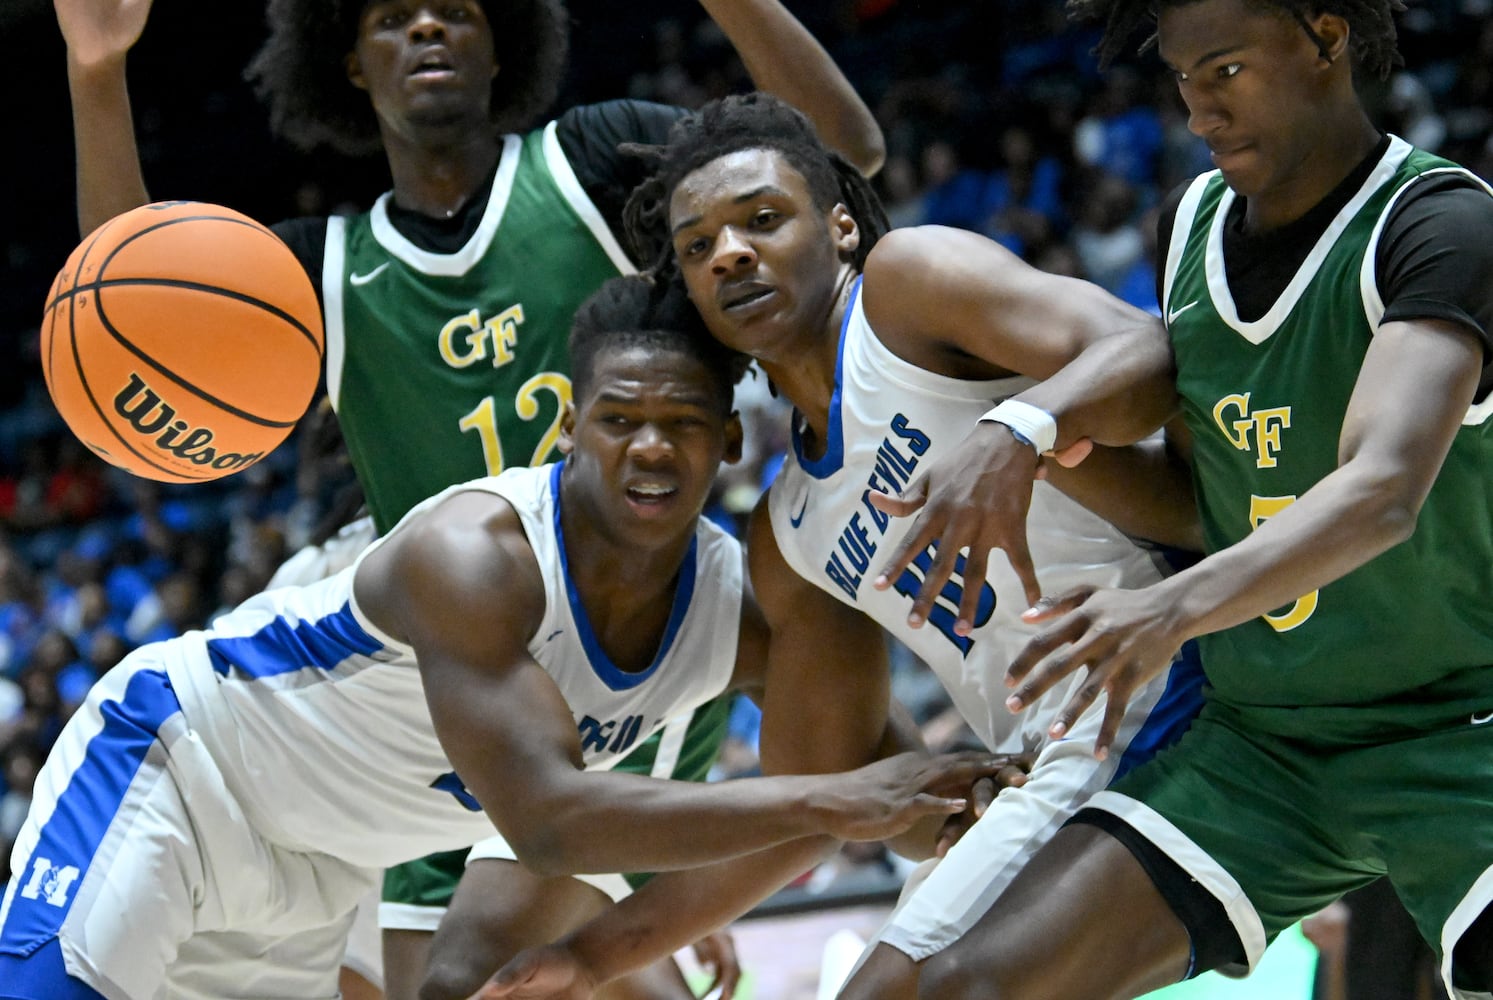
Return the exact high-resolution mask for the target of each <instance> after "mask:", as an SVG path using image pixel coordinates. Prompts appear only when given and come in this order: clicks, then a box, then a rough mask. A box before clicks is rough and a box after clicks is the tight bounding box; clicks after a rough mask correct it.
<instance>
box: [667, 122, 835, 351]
mask: <svg viewBox="0 0 1493 1000" xmlns="http://www.w3.org/2000/svg"><path fill="white" fill-rule="evenodd" d="M669 227H670V229H671V230H672V234H673V237H672V238H673V243H674V252H675V254H676V255H677V257H678V259H679V266H680V268H681V270H682V271H683V274H684V282H685V285H686V287H687V288H688V289H689V296H690V299H691V300H692V301H693V302H694V304H695V307H696V308H697V309H699V310H700V315H701V316H703V317H704V319H705V323H706V325H707V326H708V327H709V328H710V332H711V333H713V334H714V335H715V336H716V337H717V338H719V339H720V340H721V341H722V342H723V343H725V344H727V345H728V346H730V347H733V348H735V349H736V350H738V351H742V352H743V353H746V354H751V355H753V356H754V357H757V358H760V359H761V360H763V361H766V362H770V363H771V362H775V363H783V364H791V363H792V362H793V360H794V358H795V355H797V356H799V357H801V356H802V355H803V352H804V350H805V346H806V344H807V343H809V342H812V341H813V340H815V339H817V338H818V337H819V336H821V335H822V333H823V331H824V330H825V329H826V326H827V324H828V323H829V321H830V317H831V316H832V315H833V312H834V308H835V304H836V299H837V295H838V291H839V289H840V287H841V284H842V282H841V281H840V272H841V271H842V270H843V269H844V268H846V267H848V266H849V265H848V264H846V263H845V257H846V256H847V255H848V254H849V253H850V251H852V250H854V248H855V246H856V245H857V243H858V242H859V239H860V234H859V232H858V231H857V230H856V228H855V223H854V221H853V220H852V219H851V218H850V215H849V213H848V212H847V211H846V210H845V207H844V206H843V205H836V206H835V207H834V208H833V209H832V210H830V211H829V212H828V213H826V212H825V211H824V210H823V209H821V208H818V207H816V206H815V204H814V199H813V197H812V196H811V195H810V193H809V185H808V182H807V181H806V180H804V177H803V175H802V174H800V173H799V172H798V171H797V170H796V169H794V168H793V167H792V166H790V165H789V163H788V161H787V160H786V159H784V158H783V156H782V154H780V153H777V152H775V151H772V150H764V149H748V150H740V151H738V152H735V153H730V154H728V155H726V156H722V157H720V158H719V159H716V160H712V161H710V162H709V163H707V164H705V165H704V166H702V167H700V168H699V169H697V170H695V171H694V172H693V173H691V174H688V175H687V176H685V178H684V179H683V180H682V181H680V183H679V185H678V186H677V187H676V188H675V189H674V193H673V195H672V196H671V198H670V199H669Z"/></svg>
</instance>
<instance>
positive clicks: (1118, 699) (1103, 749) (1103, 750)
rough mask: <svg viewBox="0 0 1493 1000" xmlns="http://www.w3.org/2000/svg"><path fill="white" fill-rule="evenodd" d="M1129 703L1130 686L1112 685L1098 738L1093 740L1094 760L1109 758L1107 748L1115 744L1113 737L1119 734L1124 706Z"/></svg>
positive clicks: (1123, 715)
mask: <svg viewBox="0 0 1493 1000" xmlns="http://www.w3.org/2000/svg"><path fill="white" fill-rule="evenodd" d="M1129 703H1130V686H1129V685H1128V684H1124V685H1122V684H1120V683H1116V684H1112V685H1111V686H1110V689H1109V701H1108V702H1106V703H1105V705H1104V720H1103V721H1102V722H1101V723H1100V724H1099V736H1098V738H1097V739H1095V740H1094V758H1095V759H1096V760H1104V759H1105V758H1106V757H1108V756H1109V748H1110V747H1112V746H1114V744H1115V737H1116V736H1118V735H1119V732H1120V723H1121V722H1122V721H1124V718H1125V706H1126V705H1128V704H1129Z"/></svg>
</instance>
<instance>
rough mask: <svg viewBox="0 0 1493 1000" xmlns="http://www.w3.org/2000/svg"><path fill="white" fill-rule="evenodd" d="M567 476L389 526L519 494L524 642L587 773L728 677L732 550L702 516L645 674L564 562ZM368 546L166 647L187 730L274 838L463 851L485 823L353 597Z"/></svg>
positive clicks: (734, 572)
mask: <svg viewBox="0 0 1493 1000" xmlns="http://www.w3.org/2000/svg"><path fill="white" fill-rule="evenodd" d="M559 470H560V466H558V465H555V466H543V467H539V468H532V469H531V468H516V469H511V470H508V471H506V472H504V473H503V474H502V475H500V476H496V477H492V478H487V479H479V480H475V481H473V482H469V483H463V484H460V485H457V486H453V487H451V488H450V489H448V490H445V491H444V492H442V493H440V494H438V495H437V496H435V497H432V498H431V499H429V500H426V501H425V502H423V503H421V504H420V505H418V506H417V507H415V508H414V509H413V510H411V511H410V513H409V514H408V515H406V517H405V519H404V520H403V521H401V522H400V524H399V525H396V526H395V527H394V529H393V530H392V531H391V532H390V535H391V536H392V535H393V534H396V533H397V532H398V531H399V530H400V528H401V527H402V525H403V524H404V523H405V522H406V521H408V520H409V519H410V518H413V517H416V516H418V514H419V513H420V512H421V511H422V510H425V509H426V508H428V507H430V506H432V505H434V504H436V503H439V502H440V501H441V500H442V499H443V498H445V497H447V496H449V495H451V494H453V493H456V492H458V491H463V490H480V491H485V492H490V493H494V494H497V495H498V496H501V497H503V498H504V499H506V500H507V501H508V502H509V503H510V504H512V505H513V508H514V509H515V510H516V511H517V512H518V515H519V517H520V519H521V520H522V522H523V525H524V530H525V532H526V533H527V534H528V537H529V540H530V542H531V543H532V545H533V548H534V555H535V558H536V559H537V560H538V563H539V568H540V572H541V573H542V575H543V578H544V586H545V596H546V605H547V606H546V610H545V614H544V619H543V622H542V623H541V625H540V627H539V629H538V630H537V631H536V632H535V634H534V636H533V637H532V638H531V640H530V641H529V652H530V653H531V654H532V655H533V656H534V658H535V659H536V660H537V661H538V662H539V664H540V665H541V666H542V667H543V668H544V669H545V671H546V672H547V673H549V675H550V676H551V677H552V678H554V680H555V683H556V684H557V685H558V686H559V688H560V691H561V692H562V694H564V696H565V699H566V701H567V702H568V703H569V705H570V707H571V711H572V713H573V715H574V718H575V722H576V727H577V730H578V732H579V734H580V739H581V746H582V750H583V752H584V754H585V761H586V766H587V768H606V767H610V766H611V765H612V764H614V763H615V762H616V761H617V760H618V759H619V758H621V757H622V756H624V755H625V754H626V753H627V751H629V750H630V749H632V748H633V747H634V746H636V745H637V744H639V743H641V742H642V741H643V740H644V739H646V738H647V737H648V736H650V735H651V734H652V733H653V732H654V731H656V730H657V729H659V728H661V727H662V726H663V724H664V722H665V721H666V720H667V719H669V718H670V717H672V716H676V715H679V714H681V713H683V712H688V711H689V710H691V709H693V708H694V707H695V706H697V705H699V704H701V703H703V702H705V701H707V700H709V699H710V698H712V697H714V696H716V695H718V694H720V693H721V692H722V691H723V690H724V689H725V687H726V686H727V684H728V682H729V680H730V677H731V674H732V670H733V668H734V664H735V658H736V644H737V632H738V628H739V624H740V612H741V594H742V556H741V548H740V546H739V545H738V544H737V542H736V541H735V539H733V538H731V537H730V536H729V535H727V534H726V533H725V532H723V531H722V530H721V529H720V528H718V527H716V526H715V525H714V524H712V523H710V522H709V521H708V520H707V519H705V518H701V519H700V523H699V527H698V528H697V530H696V533H695V538H694V541H693V543H692V544H691V547H690V552H689V555H688V557H687V558H686V559H685V562H684V565H683V567H682V568H681V570H680V575H679V581H678V586H677V588H676V594H675V598H674V607H673V610H672V612H671V614H670V617H669V622H668V626H667V630H666V632H665V635H664V637H663V640H662V642H661V643H660V646H659V651H658V655H657V657H656V658H655V659H654V661H653V663H652V664H651V665H650V666H649V667H648V668H647V669H646V670H643V671H640V672H634V673H628V672H624V671H622V670H620V669H618V668H617V667H616V666H615V665H613V664H612V663H611V662H610V660H608V658H607V656H606V653H605V652H604V651H603V650H602V649H601V646H600V644H599V643H598V641H597V639H596V636H595V634H594V633H593V631H592V629H591V625H590V622H589V620H588V618H587V616H586V611H585V608H584V607H583V606H582V605H581V603H580V600H579V597H578V595H577V594H576V592H575V590H574V587H573V585H572V584H571V581H570V578H569V576H568V574H567V571H566V556H565V549H564V541H563V538H562V537H561V532H560V517H559V505H558V502H557V496H558V483H559ZM387 537H388V536H386V538H387ZM379 544H382V541H380V542H378V543H375V545H374V546H373V547H371V548H369V549H368V550H367V551H369V552H371V551H373V549H374V548H376V547H377V546H378V545H379ZM366 555H367V553H366V552H365V553H364V556H363V557H366ZM363 557H360V558H359V561H358V562H357V563H355V564H354V565H353V566H351V567H349V568H348V569H346V570H343V571H342V572H340V573H338V574H337V575H335V576H332V577H329V578H327V579H326V580H322V581H319V582H317V583H315V584H312V585H310V586H306V587H290V588H286V589H281V590H274V591H268V592H266V593H263V594H260V595H258V596H256V597H254V598H253V599H251V600H249V601H247V602H245V603H244V604H243V605H242V606H241V607H239V608H238V609H237V610H235V611H234V612H232V613H231V614H229V615H225V616H224V617H222V618H220V619H218V621H217V622H216V623H215V627H214V628H213V629H212V630H211V631H209V632H194V633H189V635H188V636H186V637H184V638H183V639H182V640H181V641H180V642H179V643H172V644H169V646H168V647H167V648H171V649H173V650H180V651H181V653H180V654H179V655H178V656H177V657H176V658H175V659H174V662H172V663H170V664H169V665H168V668H167V669H168V673H169V676H170V678H171V682H172V685H173V687H174V688H175V690H176V693H177V695H178V697H179V698H180V700H181V705H182V711H183V714H184V716H185V718H186V720H187V723H188V725H190V726H191V727H192V728H193V729H194V730H195V731H196V733H197V735H198V736H199V737H200V738H201V739H202V740H203V741H204V742H205V743H206V744H207V746H208V749H209V750H210V751H211V752H212V754H213V756H214V758H215V759H217V760H218V761H219V763H220V766H221V767H222V770H223V772H224V774H225V776H226V780H227V783H228V784H229V786H230V788H229V790H230V791H231V792H232V793H233V794H234V795H235V797H236V798H238V799H239V801H240V802H241V803H242V804H243V807H244V809H245V812H246V813H247V814H248V819H249V820H250V821H251V822H253V823H255V824H256V825H258V826H259V828H260V829H261V830H262V831H263V832H264V833H265V835H266V836H268V837H270V838H271V839H272V840H275V841H277V842H279V843H281V844H283V845H285V846H288V847H292V848H295V849H301V850H308V851H320V852H324V853H328V854H332V855H336V856H338V857H342V858H345V859H347V860H349V861H352V862H354V863H356V864H360V865H367V866H377V867H384V866H387V865H390V864H394V863H397V862H401V861H407V860H409V859H410V858H414V857H419V856H421V855H424V854H429V853H432V852H434V851H438V850H450V849H453V848H457V847H463V846H467V845H470V844H472V843H474V842H476V841H477V840H480V839H482V838H484V837H488V836H491V835H492V834H493V832H494V829H493V825H492V823H491V822H490V821H489V820H488V819H487V818H486V816H485V814H484V813H483V812H482V811H481V809H480V807H479V806H478V804H477V802H476V800H475V799H474V798H473V797H472V796H471V794H470V793H468V792H467V790H466V788H465V786H464V785H463V784H462V782H461V781H460V779H459V778H458V777H457V776H456V774H455V773H454V771H453V770H452V767H451V764H450V762H449V761H448V760H447V759H446V756H445V754H444V753H443V752H442V751H441V747H440V743H439V742H438V741H437V739H436V735H435V729H434V726H433V725H432V723H431V719H430V712H429V710H428V708H427V707H426V702H425V694H424V690H423V688H422V686H421V681H420V671H419V668H418V666H417V664H416V662H415V657H414V653H413V650H412V649H411V648H410V647H409V646H408V645H406V644H404V643H401V642H398V641H396V640H395V639H393V638H391V637H390V636H388V635H387V634H385V633H384V632H383V631H381V630H380V629H379V628H378V626H377V625H375V624H373V623H372V622H371V621H369V620H368V618H367V617H366V616H365V615H364V613H363V612H362V610H361V609H360V608H359V607H358V604H357V601H356V600H355V598H354V597H353V585H352V584H353V577H354V574H355V573H356V572H357V570H358V566H360V565H361V564H362V558H363ZM473 627H480V623H474V626H473Z"/></svg>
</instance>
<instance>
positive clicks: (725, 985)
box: [715, 947, 741, 1000]
mask: <svg viewBox="0 0 1493 1000" xmlns="http://www.w3.org/2000/svg"><path fill="white" fill-rule="evenodd" d="M727 958H729V961H727V960H725V959H727ZM722 959H723V960H722V962H721V965H720V967H719V968H718V969H717V970H716V977H715V979H716V984H717V985H718V986H719V987H720V990H721V1000H731V998H732V997H733V996H735V995H736V987H737V986H738V985H739V984H740V983H741V962H740V961H739V960H738V959H737V957H736V949H735V948H734V947H733V948H731V949H730V950H729V953H728V954H724V955H722Z"/></svg>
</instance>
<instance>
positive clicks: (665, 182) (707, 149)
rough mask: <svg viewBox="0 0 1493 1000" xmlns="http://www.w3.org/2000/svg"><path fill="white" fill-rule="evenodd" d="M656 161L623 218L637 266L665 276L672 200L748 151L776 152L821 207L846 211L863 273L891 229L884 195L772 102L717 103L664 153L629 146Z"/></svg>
mask: <svg viewBox="0 0 1493 1000" xmlns="http://www.w3.org/2000/svg"><path fill="white" fill-rule="evenodd" d="M622 148H623V150H624V151H625V152H630V153H634V154H636V155H639V156H643V157H645V158H648V159H650V160H652V161H653V173H652V175H651V176H650V177H649V178H648V179H647V180H645V181H644V182H643V183H642V184H640V185H638V187H637V188H636V189H635V190H634V191H633V193H632V196H631V197H629V198H628V200H627V205H626V206H625V207H624V209H623V212H622V218H623V222H624V226H625V229H626V235H627V238H628V241H629V242H630V243H631V244H632V249H633V253H634V259H636V260H638V261H642V262H644V263H645V264H647V265H649V266H650V267H651V268H653V269H654V270H655V271H658V272H660V273H667V272H672V271H674V270H675V269H676V264H675V261H674V259H673V256H674V255H673V253H672V252H671V251H672V242H671V240H670V238H669V237H670V234H669V199H670V198H671V197H672V196H673V194H674V188H675V187H677V186H678V185H679V182H680V181H682V180H684V178H685V177H687V176H688V175H689V174H691V173H693V172H694V171H695V170H698V169H699V168H700V167H703V166H704V165H705V164H707V163H709V162H711V161H712V160H716V159H719V158H720V157H722V156H727V155H729V154H731V153H735V152H738V151H740V150H743V149H770V150H774V151H776V152H778V153H780V154H782V156H783V158H784V159H785V160H787V161H788V162H789V164H791V165H792V166H793V169H795V170H797V171H798V172H799V173H800V174H802V175H803V178H804V180H806V181H807V182H808V184H809V192H810V194H811V195H812V196H813V198H814V204H815V206H816V207H818V208H820V209H822V210H823V211H826V212H827V211H829V210H830V209H831V208H833V207H834V206H835V205H836V204H843V205H844V206H845V207H846V208H847V209H848V210H849V211H850V215H851V217H852V218H854V219H855V222H856V225H857V226H858V227H859V228H860V235H861V239H860V246H859V247H857V248H856V250H855V254H854V257H853V258H852V262H853V263H854V264H855V267H856V269H857V270H859V269H860V268H861V267H862V266H863V265H864V264H865V261H866V255H867V254H868V253H870V252H871V247H872V246H874V245H875V243H876V241H877V240H879V239H880V238H881V237H882V236H883V235H885V233H886V231H887V229H888V228H890V227H889V225H888V224H887V218H886V211H885V210H884V209H883V208H882V207H881V201H880V200H879V199H878V198H877V197H876V192H875V191H873V190H872V189H871V183H870V181H868V180H866V178H865V176H864V175H862V174H861V172H860V171H859V170H857V169H856V168H855V167H854V166H852V165H851V164H850V162H849V161H847V160H846V159H845V158H844V157H842V156H840V154H838V153H836V152H834V151H833V150H831V149H829V148H827V147H826V146H825V145H824V143H823V141H821V140H820V138H819V133H818V132H816V131H815V130H814V126H813V124H812V123H811V122H810V121H809V120H808V118H806V117H804V115H803V113H802V112H800V111H799V110H798V109H796V108H794V107H792V106H791V105H789V104H787V103H785V102H783V101H781V100H779V99H778V98H776V97H773V96H772V95H770V94H763V93H754V94H744V95H734V96H731V97H726V98H722V99H720V100H715V101H711V102H709V103H708V104H706V105H705V106H704V107H702V108H700V110H699V111H696V112H694V113H692V114H688V115H685V116H684V117H683V118H680V119H679V120H678V121H676V122H675V123H674V125H673V127H672V128H671V129H670V130H669V141H668V142H667V143H665V144H664V145H662V146H644V145H639V144H630V145H624V146H623V147H622Z"/></svg>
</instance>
